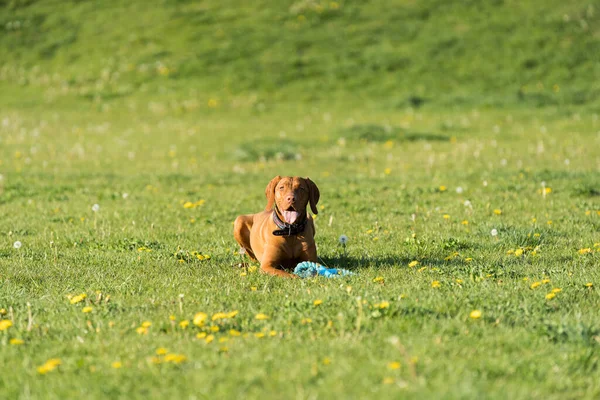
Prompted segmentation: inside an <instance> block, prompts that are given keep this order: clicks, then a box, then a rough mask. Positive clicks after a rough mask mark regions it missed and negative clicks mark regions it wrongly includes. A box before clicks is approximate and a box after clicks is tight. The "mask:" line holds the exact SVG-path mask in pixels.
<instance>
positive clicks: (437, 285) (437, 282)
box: [431, 281, 442, 288]
mask: <svg viewBox="0 0 600 400" xmlns="http://www.w3.org/2000/svg"><path fill="white" fill-rule="evenodd" d="M440 286H442V284H441V283H440V281H433V282H431V287H432V288H439V287H440Z"/></svg>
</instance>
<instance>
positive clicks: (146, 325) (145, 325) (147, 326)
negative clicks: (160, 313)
mask: <svg viewBox="0 0 600 400" xmlns="http://www.w3.org/2000/svg"><path fill="white" fill-rule="evenodd" d="M151 326H152V322H150V321H144V322H142V327H143V328H150V327H151Z"/></svg>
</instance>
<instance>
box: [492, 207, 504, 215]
mask: <svg viewBox="0 0 600 400" xmlns="http://www.w3.org/2000/svg"><path fill="white" fill-rule="evenodd" d="M494 214H496V215H502V210H500V209H499V208H496V209H495V210H494Z"/></svg>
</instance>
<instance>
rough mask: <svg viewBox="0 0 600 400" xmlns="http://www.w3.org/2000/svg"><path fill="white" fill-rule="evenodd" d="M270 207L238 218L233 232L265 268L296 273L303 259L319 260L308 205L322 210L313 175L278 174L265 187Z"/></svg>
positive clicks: (284, 273)
mask: <svg viewBox="0 0 600 400" xmlns="http://www.w3.org/2000/svg"><path fill="white" fill-rule="evenodd" d="M265 194H266V196H267V207H266V208H265V211H262V212H259V213H257V214H248V215H240V216H239V217H237V218H236V219H235V223H234V228H233V236H234V237H235V240H236V241H237V242H238V243H239V245H240V246H241V247H242V248H243V249H244V250H245V252H246V254H248V256H249V257H250V258H251V259H253V260H257V261H259V262H260V269H261V271H262V272H264V273H266V274H270V275H278V276H282V277H288V278H291V277H295V275H293V274H290V273H289V272H287V271H286V270H293V269H294V267H295V266H296V264H298V263H299V262H302V261H312V262H317V247H316V245H315V224H314V221H313V219H312V217H311V216H310V214H308V213H307V212H306V208H307V206H308V205H309V204H310V209H311V210H312V212H313V213H314V214H318V210H317V203H318V202H319V196H320V193H319V188H317V185H315V183H314V182H313V181H311V180H310V179H309V178H300V177H297V176H296V177H283V178H282V177H281V176H276V177H275V178H273V179H272V180H271V182H269V184H268V185H267V188H266V190H265Z"/></svg>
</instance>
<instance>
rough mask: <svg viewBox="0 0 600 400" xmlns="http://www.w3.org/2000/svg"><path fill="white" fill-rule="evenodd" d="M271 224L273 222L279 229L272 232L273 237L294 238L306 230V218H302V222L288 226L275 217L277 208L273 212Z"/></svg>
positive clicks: (277, 216)
mask: <svg viewBox="0 0 600 400" xmlns="http://www.w3.org/2000/svg"><path fill="white" fill-rule="evenodd" d="M273 222H275V225H277V227H278V228H279V229H276V230H274V231H273V235H275V236H294V235H297V234H299V233H302V232H304V228H306V217H304V219H303V220H302V222H297V223H295V224H288V223H287V222H285V221H282V220H281V218H279V215H277V208H275V210H273Z"/></svg>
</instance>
